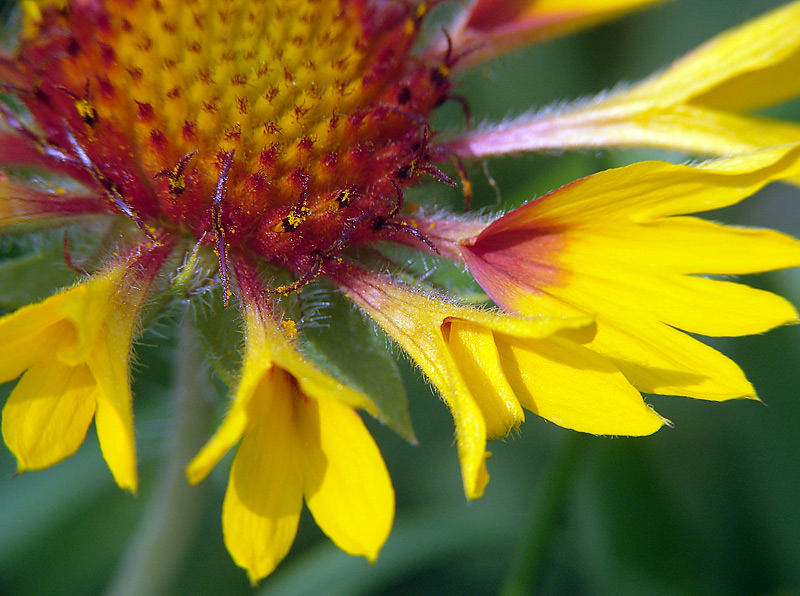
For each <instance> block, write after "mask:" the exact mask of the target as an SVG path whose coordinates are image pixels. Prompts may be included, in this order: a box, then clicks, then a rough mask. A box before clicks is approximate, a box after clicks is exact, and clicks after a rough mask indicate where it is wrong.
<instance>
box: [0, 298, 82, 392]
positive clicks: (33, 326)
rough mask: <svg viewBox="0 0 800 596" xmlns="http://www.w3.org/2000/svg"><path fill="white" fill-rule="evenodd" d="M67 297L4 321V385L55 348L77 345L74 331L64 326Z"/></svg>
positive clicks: (0, 374)
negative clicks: (63, 311)
mask: <svg viewBox="0 0 800 596" xmlns="http://www.w3.org/2000/svg"><path fill="white" fill-rule="evenodd" d="M64 296H65V294H64V293H60V294H55V295H54V296H50V297H49V298H47V299H46V300H43V301H42V302H37V303H36V304H30V305H28V306H23V307H22V308H20V309H18V310H16V311H14V312H13V313H9V314H7V315H5V316H4V317H2V318H0V383H6V382H8V381H11V380H12V379H16V378H17V377H18V376H20V375H21V374H22V373H23V372H24V371H25V370H26V369H28V368H30V367H31V366H32V365H33V364H34V363H36V362H38V361H40V360H42V359H43V358H47V357H51V352H52V349H53V348H52V346H53V345H55V344H59V343H61V342H69V341H74V340H73V339H70V338H68V337H67V335H69V334H72V337H74V331H73V330H72V328H71V326H70V325H68V324H66V323H65V322H63V321H62V320H61V319H62V315H61V312H60V305H61V303H62V301H63V300H64Z"/></svg>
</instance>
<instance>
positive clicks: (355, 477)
mask: <svg viewBox="0 0 800 596" xmlns="http://www.w3.org/2000/svg"><path fill="white" fill-rule="evenodd" d="M294 403H295V415H296V419H297V430H298V445H302V447H301V448H300V450H299V453H298V459H299V461H300V467H301V469H302V471H303V487H304V488H303V492H304V493H305V498H306V504H307V505H308V508H309V510H311V513H312V514H313V515H314V519H315V520H316V522H317V525H319V527H320V528H322V531H323V532H325V534H327V535H328V537H329V538H330V539H331V540H333V542H334V543H335V544H336V546H338V547H339V548H341V549H342V550H343V551H345V552H347V553H349V554H351V555H362V556H364V557H366V558H367V559H369V560H370V561H374V560H375V558H376V557H377V556H378V551H379V550H380V548H381V547H382V546H383V543H384V542H385V541H386V538H387V537H388V536H389V531H390V530H391V527H392V520H393V518H394V490H393V489H392V483H391V480H390V479H389V473H388V471H387V470H386V465H385V464H384V463H383V458H382V457H381V454H380V452H379V451H378V447H377V445H375V442H374V441H373V439H372V437H371V436H370V434H369V431H367V429H366V427H365V426H364V423H363V422H362V421H361V418H360V417H359V416H358V414H357V413H356V411H355V410H353V408H351V407H350V406H348V405H346V404H344V403H342V402H340V401H338V400H336V399H308V398H302V397H300V398H299V399H298V398H296V399H295V402H294Z"/></svg>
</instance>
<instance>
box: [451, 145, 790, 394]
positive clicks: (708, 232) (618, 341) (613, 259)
mask: <svg viewBox="0 0 800 596" xmlns="http://www.w3.org/2000/svg"><path fill="white" fill-rule="evenodd" d="M798 173H800V146H798V145H794V146H787V147H781V148H777V149H772V150H769V151H763V152H760V153H756V154H752V155H747V156H740V157H736V158H730V159H725V160H718V161H714V162H708V163H706V164H704V165H702V166H699V167H689V166H680V165H672V164H667V163H663V162H643V163H638V164H634V165H631V166H628V167H625V168H619V169H616V170H608V171H605V172H601V173H599V174H595V175H594V176H589V177H587V178H584V179H582V180H578V181H577V182H574V183H572V184H570V185H567V186H565V187H563V188H561V189H559V190H557V191H555V192H553V193H551V194H549V195H547V196H545V197H542V198H541V199H539V200H536V201H533V202H531V203H528V204H527V205H525V206H523V207H521V208H519V209H516V210H514V211H512V212H510V213H508V214H507V215H506V216H504V217H501V218H500V219H498V220H497V221H496V222H494V223H493V224H491V225H489V226H488V227H487V228H486V229H485V230H484V231H483V232H482V233H481V234H480V235H479V236H478V237H477V238H476V239H474V240H470V241H466V242H465V244H464V246H463V247H462V252H463V254H464V258H465V259H466V261H467V263H468V265H469V267H470V270H471V271H472V272H473V274H474V275H475V277H476V279H477V280H478V282H479V283H480V284H481V285H482V286H483V287H484V288H485V289H486V290H487V292H488V293H489V294H490V295H491V296H492V298H493V299H494V300H495V301H496V302H497V303H498V304H500V305H501V306H502V307H503V308H506V309H509V310H512V311H516V312H521V313H524V314H528V315H533V314H549V315H560V316H570V315H572V316H574V315H576V314H579V313H584V314H591V315H593V316H594V317H595V319H596V322H597V334H596V336H595V338H594V339H593V340H592V341H591V342H589V343H588V344H586V346H587V347H588V348H591V349H592V350H594V351H596V352H598V353H600V354H602V355H604V356H606V357H608V358H610V359H611V360H612V361H613V362H614V363H615V364H616V366H617V367H618V368H619V369H620V370H622V372H624V373H625V375H626V376H627V377H628V379H630V380H631V382H632V383H633V384H634V385H635V386H636V387H637V388H638V389H639V390H641V391H644V392H649V393H663V394H677V395H687V396H690V397H697V398H702V399H711V400H721V399H730V398H736V397H754V396H755V392H754V390H753V388H752V387H751V386H750V383H749V382H748V381H747V379H746V378H745V376H744V374H743V373H742V371H741V370H740V369H739V367H738V366H736V364H734V363H733V362H732V361H731V360H729V359H728V358H726V357H724V356H723V355H722V354H720V353H719V352H717V351H715V350H713V349H711V348H709V347H708V346H706V345H704V344H702V343H700V342H699V341H697V340H695V339H693V338H691V337H689V336H688V335H686V334H684V333H682V332H681V331H679V330H684V331H689V332H691V333H698V334H703V335H710V336H738V335H747V334H753V333H761V332H764V331H767V330H768V329H772V328H773V327H776V326H778V325H782V324H784V323H790V322H794V321H796V320H797V313H796V311H795V309H794V307H793V306H792V305H791V304H789V303H788V302H787V301H786V300H784V299H783V298H781V297H780V296H776V295H775V294H772V293H769V292H765V291H762V290H756V289H753V288H750V287H748V286H745V285H742V284H738V283H735V282H732V281H725V280H719V279H711V278H708V277H704V276H707V275H730V274H745V273H755V272H760V271H769V270H773V269H780V268H785V267H793V266H798V265H800V242H798V241H797V240H795V239H793V238H790V237H789V236H786V235H784V234H780V233H778V232H774V231H770V230H752V229H740V228H732V227H726V226H722V225H718V224H713V223H710V222H707V221H704V220H701V219H697V218H694V217H685V216H681V214H685V213H693V212H698V211H706V210H711V209H719V208H722V207H726V206H728V205H731V204H733V203H736V202H738V201H740V200H741V199H743V198H745V197H747V196H748V195H751V194H753V193H754V192H756V191H757V190H758V189H760V188H761V187H762V186H764V185H765V184H767V183H769V182H770V181H772V180H776V179H782V178H786V177H788V176H794V175H797V174H798Z"/></svg>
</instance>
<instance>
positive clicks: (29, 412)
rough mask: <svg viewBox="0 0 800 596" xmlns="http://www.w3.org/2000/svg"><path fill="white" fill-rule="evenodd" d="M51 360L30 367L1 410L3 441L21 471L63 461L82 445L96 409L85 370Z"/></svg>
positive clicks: (89, 379) (89, 377)
mask: <svg viewBox="0 0 800 596" xmlns="http://www.w3.org/2000/svg"><path fill="white" fill-rule="evenodd" d="M52 351H53V349H52V347H50V352H51V357H50V358H49V359H44V360H42V361H41V362H38V363H37V364H35V365H33V366H31V367H30V369H29V370H28V371H27V372H26V373H25V374H24V375H22V378H21V379H20V381H19V383H17V386H16V387H15V388H14V390H13V391H12V392H11V395H10V396H9V398H8V401H7V402H6V405H5V407H4V408H3V438H4V439H5V442H6V445H8V448H9V449H10V450H11V452H12V453H13V454H14V456H15V457H16V458H17V468H18V470H19V471H20V472H24V471H26V470H40V469H42V468H46V467H48V466H52V465H53V464H56V463H58V462H60V461H62V460H63V459H66V458H67V457H69V456H70V455H72V454H73V453H75V451H77V450H78V447H80V446H81V443H83V439H84V438H85V436H86V430H87V429H88V428H89V424H90V423H91V421H92V416H93V415H94V410H95V396H94V391H95V383H94V380H93V379H92V375H91V374H90V372H89V369H88V368H87V367H86V366H84V365H80V366H77V367H70V366H66V365H64V364H61V363H60V362H58V360H57V359H56V358H55V357H54V355H53V354H52Z"/></svg>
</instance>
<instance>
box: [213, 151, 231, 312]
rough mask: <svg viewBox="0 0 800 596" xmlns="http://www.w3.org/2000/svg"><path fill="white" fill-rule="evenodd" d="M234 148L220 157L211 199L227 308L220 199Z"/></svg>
mask: <svg viewBox="0 0 800 596" xmlns="http://www.w3.org/2000/svg"><path fill="white" fill-rule="evenodd" d="M234 151H235V150H234V149H231V150H230V151H227V152H225V153H224V154H223V157H222V168H221V169H220V173H219V179H218V180H217V188H216V189H215V190H214V198H213V200H212V207H211V209H212V212H211V218H212V224H211V225H212V226H213V227H214V234H215V236H216V244H215V246H214V249H215V250H216V253H217V258H218V259H219V277H220V281H221V282H222V288H223V289H222V304H223V306H224V307H225V308H228V301H229V300H230V297H231V295H232V293H231V283H230V277H229V275H228V247H227V245H226V244H225V228H224V227H223V225H222V201H223V200H224V199H225V195H226V193H227V187H228V175H229V174H230V171H231V165H232V164H233V154H234Z"/></svg>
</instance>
